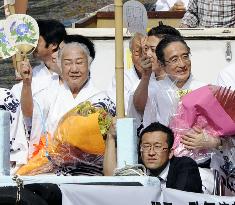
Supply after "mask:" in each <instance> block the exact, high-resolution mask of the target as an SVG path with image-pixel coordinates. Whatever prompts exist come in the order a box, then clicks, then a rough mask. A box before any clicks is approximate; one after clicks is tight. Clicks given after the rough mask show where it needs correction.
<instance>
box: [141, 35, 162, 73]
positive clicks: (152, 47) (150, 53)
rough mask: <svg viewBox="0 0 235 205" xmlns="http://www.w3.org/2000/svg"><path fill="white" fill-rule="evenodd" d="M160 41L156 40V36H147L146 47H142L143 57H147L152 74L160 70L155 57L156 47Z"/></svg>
mask: <svg viewBox="0 0 235 205" xmlns="http://www.w3.org/2000/svg"><path fill="white" fill-rule="evenodd" d="M160 41H161V39H159V38H157V37H156V36H148V38H147V42H146V45H145V47H144V53H145V55H147V57H149V58H150V61H151V63H152V70H153V72H155V71H158V70H159V69H160V66H159V63H158V61H157V56H156V47H157V45H158V44H159V42H160Z"/></svg>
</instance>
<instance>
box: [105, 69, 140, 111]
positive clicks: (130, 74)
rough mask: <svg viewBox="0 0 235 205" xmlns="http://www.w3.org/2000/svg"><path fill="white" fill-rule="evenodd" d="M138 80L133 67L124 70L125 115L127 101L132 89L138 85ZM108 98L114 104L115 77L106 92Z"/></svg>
mask: <svg viewBox="0 0 235 205" xmlns="http://www.w3.org/2000/svg"><path fill="white" fill-rule="evenodd" d="M139 82H140V79H139V77H138V75H137V73H136V70H135V68H134V66H133V67H132V68H131V69H124V105H125V112H126V113H127V109H128V101H129V97H130V95H131V92H132V90H133V87H134V86H135V85H136V84H137V85H138V84H139ZM107 93H108V96H109V97H110V98H111V99H112V100H113V102H116V78H115V75H114V76H113V79H112V84H111V85H110V86H109V88H108V90H107Z"/></svg>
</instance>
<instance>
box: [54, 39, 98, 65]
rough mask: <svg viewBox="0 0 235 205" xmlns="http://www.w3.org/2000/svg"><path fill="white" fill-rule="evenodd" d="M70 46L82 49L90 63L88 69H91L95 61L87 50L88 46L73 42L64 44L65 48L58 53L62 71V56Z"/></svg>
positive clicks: (58, 61)
mask: <svg viewBox="0 0 235 205" xmlns="http://www.w3.org/2000/svg"><path fill="white" fill-rule="evenodd" d="M69 46H77V47H79V48H81V49H82V50H83V52H84V53H85V55H86V56H87V61H88V69H90V65H91V63H92V61H93V59H92V58H91V56H90V52H89V50H88V48H87V46H86V45H84V44H83V43H78V42H71V43H66V44H64V46H63V48H61V49H59V51H58V56H57V64H58V66H59V67H60V68H61V69H62V59H61V58H62V55H63V53H64V50H65V48H67V47H69Z"/></svg>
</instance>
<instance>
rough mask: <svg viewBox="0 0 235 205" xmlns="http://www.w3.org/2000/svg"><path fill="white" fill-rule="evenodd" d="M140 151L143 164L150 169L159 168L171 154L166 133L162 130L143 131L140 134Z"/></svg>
mask: <svg viewBox="0 0 235 205" xmlns="http://www.w3.org/2000/svg"><path fill="white" fill-rule="evenodd" d="M140 152H141V158H142V161H143V164H144V165H145V167H146V168H148V169H150V170H157V169H161V168H162V167H163V166H164V165H166V163H167V162H168V161H169V159H171V157H172V155H173V152H172V150H169V148H168V144H167V134H166V133H164V132H162V131H155V132H147V133H145V134H144V135H143V136H142V141H141V145H140Z"/></svg>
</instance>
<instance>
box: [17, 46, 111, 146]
mask: <svg viewBox="0 0 235 205" xmlns="http://www.w3.org/2000/svg"><path fill="white" fill-rule="evenodd" d="M58 59H59V60H58V62H59V65H60V66H61V72H62V75H61V77H59V76H58V77H57V79H56V80H54V81H53V82H52V83H51V85H50V86H49V87H48V88H47V89H45V90H44V91H42V92H41V93H39V94H38V96H37V102H36V103H35V102H33V98H32V90H31V81H32V69H31V67H30V66H29V65H25V66H22V69H21V76H22V78H23V88H22V94H21V107H22V112H23V115H24V117H25V118H26V119H28V120H27V121H29V122H32V120H34V119H37V122H36V123H38V124H41V126H42V129H44V130H42V131H43V132H49V133H51V134H52V135H53V133H54V131H55V129H56V127H57V125H58V122H59V120H60V119H61V117H62V116H63V115H64V114H65V113H66V112H68V111H69V110H71V109H72V108H74V107H75V106H76V105H78V104H79V103H81V102H83V101H86V100H88V99H89V98H91V97H92V96H94V95H96V94H98V93H99V90H97V89H96V88H95V87H94V86H93V84H92V82H91V81H90V80H89V68H90V64H91V61H92V58H91V57H90V54H89V51H88V49H87V47H86V46H84V44H79V43H75V42H74V43H68V44H65V45H64V47H63V48H62V49H60V51H59V54H58ZM100 99H101V100H103V103H107V107H108V108H110V110H111V111H110V112H112V113H113V115H114V114H115V107H114V104H113V103H112V101H110V99H109V98H107V96H103V97H100ZM104 101H106V102H104ZM35 109H40V110H41V121H40V120H39V118H38V117H37V118H34V116H33V115H34V112H35V113H38V111H36V110H35ZM33 123H34V122H33ZM40 135H41V133H37V136H36V137H35V139H34V141H37V142H38V141H39V139H40ZM32 145H33V142H30V145H29V146H31V148H32Z"/></svg>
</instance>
